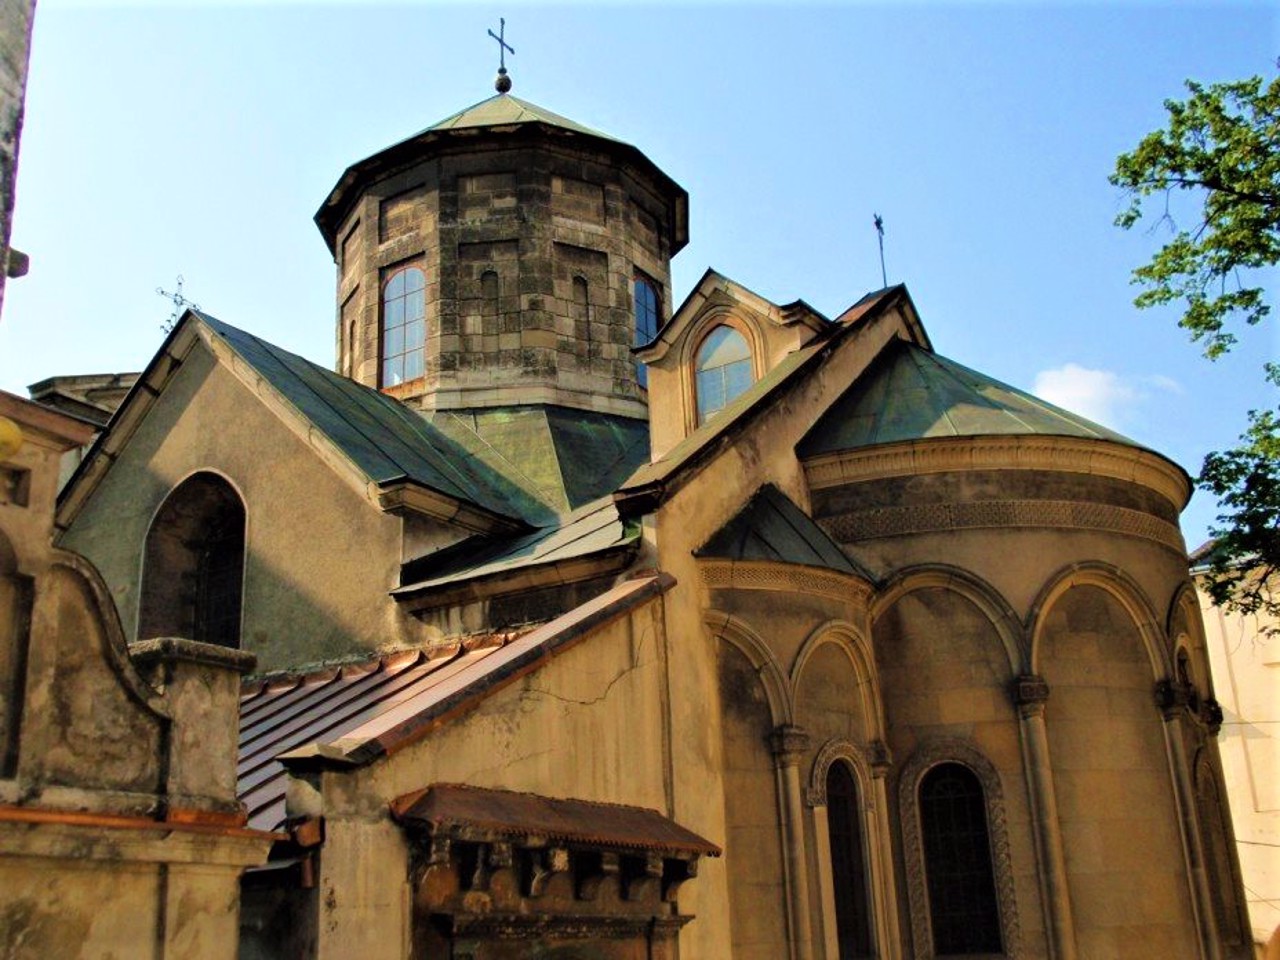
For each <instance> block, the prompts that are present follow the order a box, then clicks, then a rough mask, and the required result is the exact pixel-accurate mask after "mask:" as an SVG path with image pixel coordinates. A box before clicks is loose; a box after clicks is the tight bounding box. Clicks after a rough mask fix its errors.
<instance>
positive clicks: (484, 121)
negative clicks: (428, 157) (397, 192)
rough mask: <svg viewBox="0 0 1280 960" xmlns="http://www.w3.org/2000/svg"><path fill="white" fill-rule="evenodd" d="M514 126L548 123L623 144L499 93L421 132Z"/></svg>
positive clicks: (525, 101)
mask: <svg viewBox="0 0 1280 960" xmlns="http://www.w3.org/2000/svg"><path fill="white" fill-rule="evenodd" d="M513 123H545V124H548V125H550V126H553V127H561V128H563V129H565V130H572V131H573V132H574V133H583V134H586V135H587V136H590V137H600V138H601V139H603V140H613V141H614V142H615V143H621V142H622V141H620V140H617V139H616V138H614V137H611V136H609V135H608V134H607V133H601V132H600V131H599V130H593V129H591V128H590V127H588V126H584V125H583V124H581V123H576V122H575V121H573V120H570V119H569V118H568V117H562V116H560V114H558V113H552V112H551V111H550V110H547V109H546V108H545V107H540V106H538V105H537V104H535V103H530V102H529V101H527V100H521V99H520V98H519V97H513V96H511V94H509V93H500V94H498V95H497V96H494V97H490V98H489V99H488V100H481V101H480V102H479V103H476V104H472V105H471V106H469V107H467V108H466V109H465V110H459V111H458V112H457V113H455V114H453V115H452V116H449V117H445V118H444V119H443V120H441V121H440V122H439V123H433V124H432V125H431V126H429V127H427V129H426V130H424V131H422V132H423V133H428V132H430V131H432V130H456V129H458V128H460V127H501V126H506V125H508V124H513ZM419 135H420V134H419Z"/></svg>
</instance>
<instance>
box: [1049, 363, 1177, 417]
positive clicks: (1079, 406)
mask: <svg viewBox="0 0 1280 960" xmlns="http://www.w3.org/2000/svg"><path fill="white" fill-rule="evenodd" d="M1148 388H1150V389H1154V390H1157V391H1164V392H1167V393H1181V392H1182V386H1181V385H1180V384H1179V383H1178V382H1177V381H1176V380H1173V379H1172V378H1170V377H1166V376H1162V375H1159V374H1157V375H1154V376H1144V377H1127V376H1123V375H1121V374H1118V373H1115V372H1114V371H1111V370H1091V369H1089V368H1088V367H1082V366H1080V365H1079V364H1077V363H1067V364H1063V365H1062V366H1061V367H1058V368H1056V369H1053V370H1041V371H1040V372H1039V373H1037V374H1036V382H1035V386H1034V387H1033V388H1032V392H1033V393H1035V395H1036V396H1038V397H1040V398H1041V399H1044V400H1048V401H1049V402H1050V403H1053V404H1056V405H1058V406H1059V407H1062V408H1064V409H1066V410H1070V411H1071V412H1072V413H1078V414H1080V415H1081V416H1082V417H1088V418H1089V419H1090V420H1093V421H1096V422H1097V423H1100V424H1103V425H1104V426H1108V427H1112V428H1115V429H1122V428H1123V427H1124V425H1125V423H1126V422H1128V421H1130V420H1131V419H1132V415H1133V413H1134V410H1135V408H1136V407H1138V406H1139V405H1140V404H1141V403H1143V401H1145V400H1147V399H1148V398H1149V397H1150V393H1149V390H1148Z"/></svg>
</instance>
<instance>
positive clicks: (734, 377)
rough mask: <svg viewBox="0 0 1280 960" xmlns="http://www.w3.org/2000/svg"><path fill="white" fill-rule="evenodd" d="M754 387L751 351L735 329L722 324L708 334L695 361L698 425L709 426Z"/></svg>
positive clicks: (744, 339)
mask: <svg viewBox="0 0 1280 960" xmlns="http://www.w3.org/2000/svg"><path fill="white" fill-rule="evenodd" d="M749 386H751V348H750V347H749V346H747V340H746V338H745V337H744V336H743V335H742V334H740V333H739V332H738V331H737V330H735V329H733V327H728V326H724V325H723V324H721V325H720V326H718V327H716V328H715V329H714V330H712V331H711V332H710V333H709V334H707V336H706V339H704V340H703V341H702V346H700V347H699V348H698V355H697V357H696V359H695V360H694V393H695V394H696V395H697V399H698V425H699V426H701V425H702V424H704V423H706V422H707V421H708V420H710V419H711V417H712V416H713V415H714V414H716V413H718V412H719V411H721V410H723V409H724V408H725V407H726V406H728V405H729V404H730V403H732V402H733V400H734V399H735V398H736V397H737V396H738V395H739V394H741V393H742V392H743V391H745V390H746V389H747V388H748V387H749Z"/></svg>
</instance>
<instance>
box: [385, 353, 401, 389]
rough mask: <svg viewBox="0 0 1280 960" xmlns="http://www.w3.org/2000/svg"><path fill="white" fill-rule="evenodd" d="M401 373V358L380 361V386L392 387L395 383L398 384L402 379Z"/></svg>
mask: <svg viewBox="0 0 1280 960" xmlns="http://www.w3.org/2000/svg"><path fill="white" fill-rule="evenodd" d="M403 371H404V358H403V357H388V358H387V359H386V360H383V361H382V385H383V386H384V387H394V386H395V385H396V384H397V383H400V382H401V381H402V380H403V379H404V377H403V375H402V374H403Z"/></svg>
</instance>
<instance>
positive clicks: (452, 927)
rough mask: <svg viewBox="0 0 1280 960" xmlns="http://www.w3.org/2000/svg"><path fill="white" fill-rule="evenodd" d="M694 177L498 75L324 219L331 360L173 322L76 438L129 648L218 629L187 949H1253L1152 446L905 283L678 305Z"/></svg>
mask: <svg viewBox="0 0 1280 960" xmlns="http://www.w3.org/2000/svg"><path fill="white" fill-rule="evenodd" d="M688 202H689V198H688V195H687V194H686V192H685V191H684V190H683V189H682V188H681V187H680V186H679V184H677V183H676V182H675V181H674V180H673V179H672V178H671V177H670V176H668V175H667V174H666V173H664V172H663V171H662V170H660V169H658V167H657V166H655V165H654V164H653V163H652V162H651V161H650V160H649V159H648V158H647V157H646V156H645V155H644V154H643V153H642V152H641V151H640V150H638V149H637V148H636V147H634V146H631V145H629V144H626V143H623V142H620V141H618V140H616V139H613V138H612V137H610V136H608V135H606V134H604V133H601V132H598V131H595V130H592V129H589V128H587V127H584V126H582V125H581V124H578V123H575V122H574V121H572V120H568V119H566V118H564V117H561V116H557V115H556V114H554V113H551V112H549V111H547V110H545V109H543V108H541V107H538V106H535V105H533V104H531V103H528V102H525V101H524V100H521V99H518V98H516V97H515V96H513V95H511V94H510V93H505V92H504V93H499V94H498V95H497V96H494V97H492V98H490V99H488V100H485V101H483V102H481V103H479V104H477V105H475V106H473V107H470V108H468V109H466V110H463V111H461V112H460V113H457V114H455V115H454V116H451V117H449V118H447V119H445V120H443V121H441V122H439V123H437V124H435V125H434V126H431V127H429V128H427V129H426V130H424V131H422V132H421V133H419V134H416V135H414V136H412V137H410V138H408V139H406V140H404V141H402V142H400V143H397V144H395V145H393V146H390V147H388V148H386V149H385V150H382V151H381V152H379V153H377V154H375V155H374V156H371V157H369V158H367V159H364V160H361V161H359V162H358V163H355V164H353V165H352V166H351V167H349V168H348V169H347V170H346V171H345V172H343V173H342V175H341V176H340V177H339V178H338V181H337V183H336V185H335V186H334V188H333V190H332V191H331V192H330V194H329V195H328V197H326V198H325V199H324V202H323V204H322V205H321V207H320V210H319V212H318V213H317V214H316V224H317V226H318V227H319V229H320V232H321V234H322V236H323V238H324V240H325V242H326V243H327V244H328V246H329V249H330V250H331V251H332V253H333V257H334V261H335V264H336V290H335V294H336V296H335V299H336V306H335V316H336V319H337V323H336V330H335V344H336V352H337V363H336V367H335V369H333V370H329V369H324V368H321V367H319V366H317V365H315V364H313V363H310V362H309V361H307V360H304V359H302V358H301V357H298V356H296V355H293V354H291V353H289V352H287V351H285V350H282V349H280V348H278V347H276V346H273V345H272V344H270V343H267V342H265V341H263V340H261V339H259V338H258V337H256V336H254V335H253V334H252V333H250V332H247V331H244V330H241V329H239V328H237V327H235V326H232V325H231V323H229V322H225V321H228V320H229V321H232V322H234V318H223V319H216V318H214V317H212V316H209V315H207V314H204V313H201V312H196V311H190V312H188V313H187V314H186V315H185V317H184V318H183V319H182V320H181V322H180V323H179V324H178V325H177V327H176V328H175V329H174V330H173V331H172V333H171V334H170V335H169V336H168V338H167V339H166V340H165V342H164V344H163V346H162V347H161V348H160V350H159V352H158V353H157V354H156V356H155V357H154V358H153V359H152V360H151V361H150V363H149V364H148V366H147V368H146V370H145V371H144V372H143V373H142V374H141V376H140V377H139V379H138V381H137V383H136V384H135V385H134V386H133V388H132V389H131V390H130V392H129V394H128V396H127V397H126V398H125V399H124V401H123V403H122V405H121V406H120V408H119V410H118V411H117V412H116V414H115V416H114V417H113V419H112V420H111V422H110V424H109V426H108V427H107V428H106V429H105V431H104V432H103V433H102V434H101V435H100V436H99V438H98V440H97V441H96V442H95V444H94V446H93V447H92V448H91V449H90V450H89V451H88V452H87V454H86V455H85V456H84V459H83V462H82V463H81V464H80V466H79V468H78V469H77V471H76V473H75V474H74V476H73V477H72V478H71V480H70V482H69V483H68V485H67V486H66V487H65V489H64V490H63V492H62V494H61V496H60V498H59V500H58V505H57V511H56V516H55V520H56V524H57V528H58V530H59V531H60V533H59V537H58V545H59V548H60V549H61V550H63V551H65V552H67V553H68V554H70V553H72V552H74V554H78V555H80V556H82V557H84V558H86V559H87V560H88V561H89V562H90V563H91V564H92V565H93V567H95V568H96V570H97V571H98V572H100V574H101V580H102V582H103V584H104V585H105V589H106V590H107V591H109V595H110V598H111V600H113V601H114V605H115V608H116V610H118V615H119V624H120V631H121V635H122V636H123V638H125V640H127V641H129V642H130V643H131V644H133V645H135V646H134V648H135V649H143V650H151V651H152V654H151V655H152V656H154V655H155V654H154V650H155V649H156V640H157V638H181V639H185V640H188V641H195V642H196V643H198V644H203V645H206V646H216V647H218V648H234V649H235V650H236V651H239V652H241V653H247V654H251V655H253V656H254V657H256V663H257V666H256V668H255V672H254V673H253V674H252V675H250V676H249V677H247V678H246V679H245V681H244V683H243V686H242V689H241V700H240V716H239V751H238V766H237V769H236V777H237V784H238V785H237V795H238V798H239V801H240V802H241V803H243V805H244V810H245V816H246V817H247V822H245V823H242V824H241V825H242V826H243V827H244V828H245V831H246V832H245V836H246V837H261V836H263V835H266V834H269V835H270V836H271V838H272V841H271V844H270V853H269V854H268V855H265V856H264V857H262V858H261V859H260V860H259V862H257V863H256V864H255V865H254V866H251V867H249V868H248V869H247V870H245V871H244V873H243V875H242V876H241V880H240V896H239V908H238V913H239V926H240V932H239V938H238V947H237V944H236V937H235V936H234V935H229V936H228V937H226V938H223V939H217V938H214V937H209V938H206V939H205V940H203V941H201V942H200V943H199V944H198V945H197V946H193V947H191V948H189V950H190V952H187V953H185V954H182V955H184V956H192V957H215V956H216V957H227V958H230V957H233V956H235V955H236V953H237V950H238V953H239V956H240V957H244V958H258V957H286V958H294V957H298V958H302V957H306V958H322V960H337V958H353V957H354V958H361V960H410V958H414V960H434V958H452V960H463V958H467V960H517V958H519V960H526V958H528V960H532V958H548V960H550V958H554V960H642V958H644V960H675V958H677V957H681V958H684V960H728V958H733V960H778V958H787V960H849V958H863V957H878V958H884V960H900V958H901V960H905V958H928V957H943V956H946V957H953V956H969V957H985V958H993V957H1004V958H1010V960H1012V958H1026V960H1031V958H1045V960H1049V958H1052V960H1073V958H1080V960H1113V958H1138V957H1142V958H1146V957H1162V958H1170V960H1218V958H1234V957H1245V956H1248V955H1249V953H1250V945H1249V938H1248V935H1247V929H1248V928H1247V922H1246V920H1245V918H1244V914H1243V898H1242V895H1241V890H1240V883H1239V879H1238V876H1239V870H1238V865H1237V863H1236V859H1235V853H1234V849H1233V838H1232V830H1231V824H1230V819H1229V816H1228V813H1227V809H1226V806H1225V802H1224V799H1223V786H1222V772H1221V763H1220V760H1219V757H1218V752H1217V746H1216V743H1215V739H1214V734H1215V732H1216V729H1217V724H1218V723H1219V722H1220V720H1221V712H1220V710H1219V709H1218V708H1217V706H1216V703H1215V701H1214V696H1213V690H1212V689H1211V686H1210V683H1209V672H1208V666H1207V662H1206V654H1205V648H1204V640H1203V629H1202V625H1201V616H1200V611H1199V608H1198V606H1197V603H1196V599H1195V592H1194V589H1193V587H1192V584H1191V583H1190V581H1189V579H1188V573H1187V558H1186V547H1185V544H1184V542H1183V538H1182V535H1181V533H1180V531H1179V527H1178V516H1179V512H1180V511H1181V509H1182V507H1183V506H1184V505H1185V503H1186V501H1187V498H1188V496H1189V494H1190V489H1191V488H1190V483H1189V480H1188V477H1187V475H1186V473H1185V472H1184V471H1183V470H1182V469H1181V468H1179V467H1178V466H1177V465H1176V464H1174V463H1172V462H1171V461H1169V460H1168V459H1166V458H1165V457H1163V456H1161V455H1160V454H1158V453H1156V452H1154V451H1151V450H1148V449H1145V448H1143V447H1141V446H1139V445H1137V444H1135V443H1133V442H1132V441H1130V440H1128V439H1126V438H1124V437H1122V436H1119V435H1117V434H1115V433H1113V432H1111V431H1109V430H1107V429H1105V428H1103V427H1100V426H1098V425H1096V424H1094V423H1091V422H1089V421H1087V420H1085V419H1083V418H1081V417H1078V416H1076V415H1074V414H1072V413H1070V412H1068V411H1065V410H1061V409H1058V408H1056V407H1053V406H1051V405H1049V404H1047V403H1045V402H1043V401H1041V400H1038V399H1036V398H1035V397H1032V396H1030V395H1028V394H1026V393H1023V392H1021V391H1019V390H1017V389H1014V388H1013V387H1010V386H1007V385H1005V384H1002V383H999V382H997V381H995V380H993V379H991V378H990V377H987V376H984V375H982V374H981V373H978V372H975V371H974V370H971V369H969V368H967V367H965V366H963V365H962V364H961V363H959V362H957V361H955V360H952V359H949V358H947V357H943V356H941V355H939V354H938V353H936V352H935V351H934V349H933V346H932V344H931V342H930V339H929V335H928V332H927V330H926V325H925V318H922V317H921V316H919V314H918V313H917V310H916V308H915V306H914V304H913V303H912V299H911V296H910V294H909V293H908V291H907V289H906V288H905V287H903V286H894V287H889V288H887V289H882V290H877V291H874V292H871V293H868V294H866V295H865V296H857V295H855V297H854V298H853V303H852V305H851V306H850V307H849V308H848V309H847V310H845V311H844V312H843V313H841V314H840V315H839V316H836V317H827V316H823V315H822V314H821V313H819V312H818V311H817V310H815V309H813V308H812V307H810V306H809V305H808V304H807V303H805V302H804V300H800V299H797V300H795V301H794V302H791V303H785V304H777V303H772V302H770V301H768V300H766V299H764V298H762V297H760V296H758V295H756V294H755V293H753V292H751V290H749V289H748V288H747V287H745V286H742V285H741V284H739V283H738V282H736V281H735V280H731V279H729V278H727V277H724V276H721V275H720V274H718V273H716V272H714V271H710V270H709V271H708V272H707V273H706V274H705V275H704V276H703V277H702V279H701V280H700V281H699V282H698V284H697V286H696V287H695V288H694V289H693V291H692V292H691V293H689V295H688V296H687V297H685V298H684V300H683V301H682V302H678V303H677V302H676V301H675V299H674V297H673V291H672V288H671V273H670V261H671V258H672V257H674V256H675V255H676V254H678V253H679V252H680V250H681V248H682V247H684V246H685V244H686V242H687V240H688ZM2 560H3V554H0V561H2ZM3 572H4V569H3V567H0V574H3ZM137 644H142V645H143V647H142V648H138V647H137V646H136V645H137ZM147 644H150V645H151V646H150V647H147V646H146V645H147ZM220 676H221V674H220ZM234 723H235V718H234V716H233V715H232V716H224V717H222V718H218V717H217V716H213V717H212V718H211V720H210V724H211V726H213V727H216V728H217V729H214V730H210V731H209V732H208V735H209V736H210V737H212V738H213V739H215V740H216V739H217V737H219V736H222V735H223V734H224V733H225V732H226V731H227V730H229V729H231V728H232V727H233V726H234ZM211 762H213V761H211ZM248 842H249V841H248V840H246V841H245V843H248ZM237 869H239V867H237ZM226 916H227V917H228V918H229V920H230V922H232V923H233V922H234V919H235V916H236V910H235V906H234V904H231V905H230V906H229V907H228V908H227V913H226ZM87 936H89V940H87V941H86V942H90V941H92V935H87ZM93 942H101V943H102V944H104V946H102V947H101V948H100V949H99V952H97V953H93V952H92V951H91V950H89V949H88V948H86V952H85V954H84V955H86V956H89V955H92V956H106V955H107V953H108V948H109V947H110V949H117V950H118V951H120V952H118V954H117V955H119V956H128V955H135V954H130V953H129V951H128V950H127V949H123V950H122V951H121V950H120V948H119V947H118V946H111V945H110V939H109V937H108V935H107V934H105V933H104V934H102V935H101V939H100V941H93ZM165 955H166V956H168V955H173V956H178V955H179V954H178V953H174V954H165Z"/></svg>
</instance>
